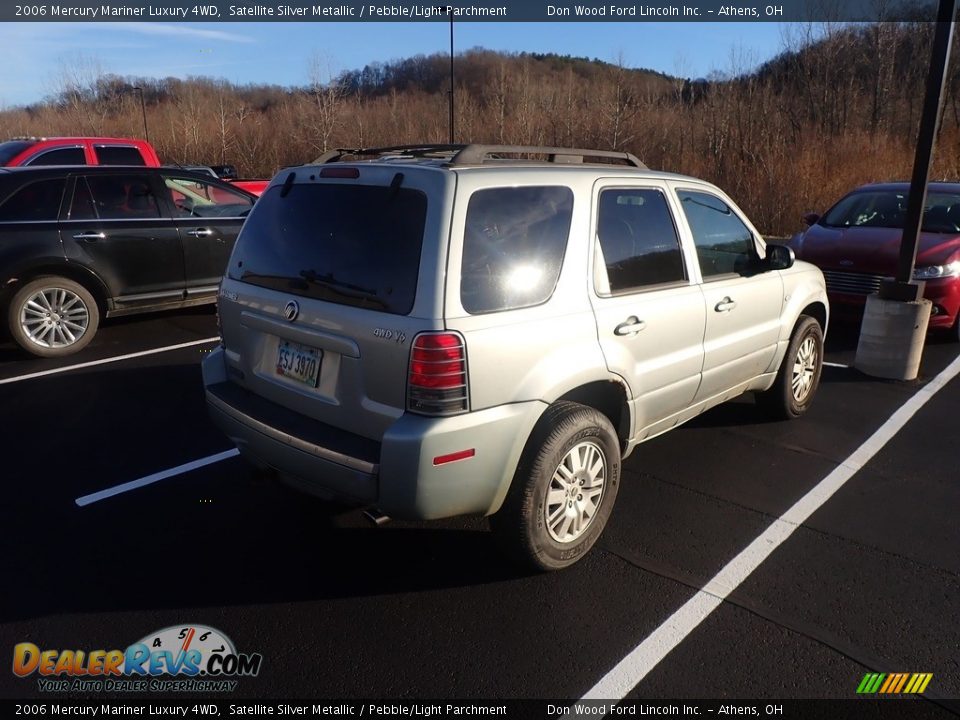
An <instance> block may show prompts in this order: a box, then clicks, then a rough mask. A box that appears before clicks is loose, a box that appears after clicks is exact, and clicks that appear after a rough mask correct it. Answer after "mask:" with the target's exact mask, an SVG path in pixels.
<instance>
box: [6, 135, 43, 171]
mask: <svg viewBox="0 0 960 720" xmlns="http://www.w3.org/2000/svg"><path fill="white" fill-rule="evenodd" d="M35 144H36V143H34V142H33V141H32V140H8V141H7V142H4V143H0V165H6V164H7V163H8V162H10V161H11V160H13V159H14V158H15V157H16V156H17V155H19V154H20V153H22V152H23V151H24V150H26V149H27V148H28V147H30V146H31V145H35Z"/></svg>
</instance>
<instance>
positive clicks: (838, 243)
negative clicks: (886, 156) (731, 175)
mask: <svg viewBox="0 0 960 720" xmlns="http://www.w3.org/2000/svg"><path fill="white" fill-rule="evenodd" d="M909 189H910V186H909V184H908V183H878V184H871V185H864V186H863V187H859V188H857V189H856V190H854V191H853V192H851V193H849V194H848V195H846V196H844V197H843V198H842V199H841V200H840V201H839V202H837V203H836V204H835V205H834V206H833V207H831V208H830V209H829V210H827V212H825V213H824V214H823V216H820V215H817V214H816V213H810V214H808V215H805V216H804V218H803V219H804V222H805V223H806V224H807V225H808V226H809V227H808V229H807V230H805V231H803V232H801V233H798V234H797V235H795V236H794V237H793V238H792V239H791V241H790V243H789V244H790V247H792V248H793V250H794V252H795V253H796V255H797V257H798V258H800V259H802V260H806V261H807V262H811V263H813V264H814V265H817V266H818V267H819V268H820V269H821V270H823V275H824V277H825V278H826V281H827V293H828V294H829V296H830V302H831V303H832V304H833V307H834V310H836V311H837V312H838V313H841V314H842V315H844V316H847V317H854V318H858V317H859V316H860V315H862V313H863V307H864V305H865V304H866V298H867V295H870V294H871V293H875V292H877V290H878V289H879V287H880V281H881V280H883V279H884V278H888V277H894V276H895V275H896V273H897V264H898V261H899V257H900V238H901V236H902V235H903V225H904V221H905V219H906V214H907V193H908V191H909ZM914 278H915V279H917V280H924V281H926V287H925V289H924V296H925V297H926V298H927V299H928V300H930V301H931V302H932V303H933V309H932V312H931V316H930V325H929V327H930V329H934V330H936V329H939V330H948V331H950V332H951V335H952V337H953V339H954V340H960V183H930V185H929V188H928V190H927V202H926V207H924V209H923V221H922V225H921V233H920V241H919V244H918V246H917V262H916V270H915V271H914Z"/></svg>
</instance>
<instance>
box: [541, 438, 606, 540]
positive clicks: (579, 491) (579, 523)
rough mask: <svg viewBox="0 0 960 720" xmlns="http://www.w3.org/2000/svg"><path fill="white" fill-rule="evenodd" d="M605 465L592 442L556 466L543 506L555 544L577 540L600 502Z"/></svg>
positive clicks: (598, 450)
mask: <svg viewBox="0 0 960 720" xmlns="http://www.w3.org/2000/svg"><path fill="white" fill-rule="evenodd" d="M606 478H607V463H606V457H605V456H604V454H603V450H601V449H600V447H599V446H597V445H596V444H595V443H592V442H582V443H580V444H579V445H575V446H574V447H572V448H571V449H570V451H569V452H568V453H567V454H566V455H565V456H564V458H563V460H562V461H561V462H560V464H559V465H558V466H557V469H556V470H555V471H554V473H553V478H552V479H551V481H550V487H549V489H548V490H547V501H546V502H545V503H544V506H543V513H544V519H545V520H546V526H547V532H548V533H550V537H552V538H553V539H554V540H556V541H557V542H558V543H569V542H572V541H574V540H576V539H577V538H579V537H580V536H581V535H583V533H584V532H585V531H586V530H587V528H588V527H590V523H591V522H593V518H594V517H595V516H596V514H597V510H598V509H599V507H600V503H601V501H602V500H603V490H604V484H605V482H606Z"/></svg>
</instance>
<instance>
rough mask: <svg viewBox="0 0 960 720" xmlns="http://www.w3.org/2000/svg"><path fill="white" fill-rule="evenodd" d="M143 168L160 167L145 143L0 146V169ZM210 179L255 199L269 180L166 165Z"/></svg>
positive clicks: (226, 169) (52, 140)
mask: <svg viewBox="0 0 960 720" xmlns="http://www.w3.org/2000/svg"><path fill="white" fill-rule="evenodd" d="M37 165H143V166H145V167H160V157H159V155H158V154H157V151H156V150H155V149H154V147H153V145H151V144H150V143H149V142H147V141H146V140H137V139H134V138H115V137H86V136H83V137H80V136H77V137H21V138H14V139H13V140H7V141H6V142H2V143H0V166H2V167H34V166H37ZM169 167H176V168H179V169H181V170H190V171H192V172H199V173H201V174H204V175H213V176H214V177H219V178H220V179H221V180H226V181H228V182H229V183H230V184H231V185H234V186H235V187H238V188H241V189H243V190H246V191H247V192H249V193H253V194H254V195H257V196H259V195H260V193H262V192H263V190H264V188H266V186H267V185H268V183H269V182H270V181H269V180H254V179H248V178H244V179H240V178H238V177H237V169H236V168H235V167H234V166H233V165H215V166H213V167H207V166H205V165H170V166H169Z"/></svg>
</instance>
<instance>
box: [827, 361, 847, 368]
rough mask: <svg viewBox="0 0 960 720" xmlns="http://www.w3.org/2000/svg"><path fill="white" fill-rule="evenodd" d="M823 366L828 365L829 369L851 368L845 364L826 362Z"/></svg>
mask: <svg viewBox="0 0 960 720" xmlns="http://www.w3.org/2000/svg"><path fill="white" fill-rule="evenodd" d="M823 364H824V365H826V366H827V367H836V368H848V367H850V366H849V365H844V364H843V363H832V362H827V361H826V360H824V361H823Z"/></svg>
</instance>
